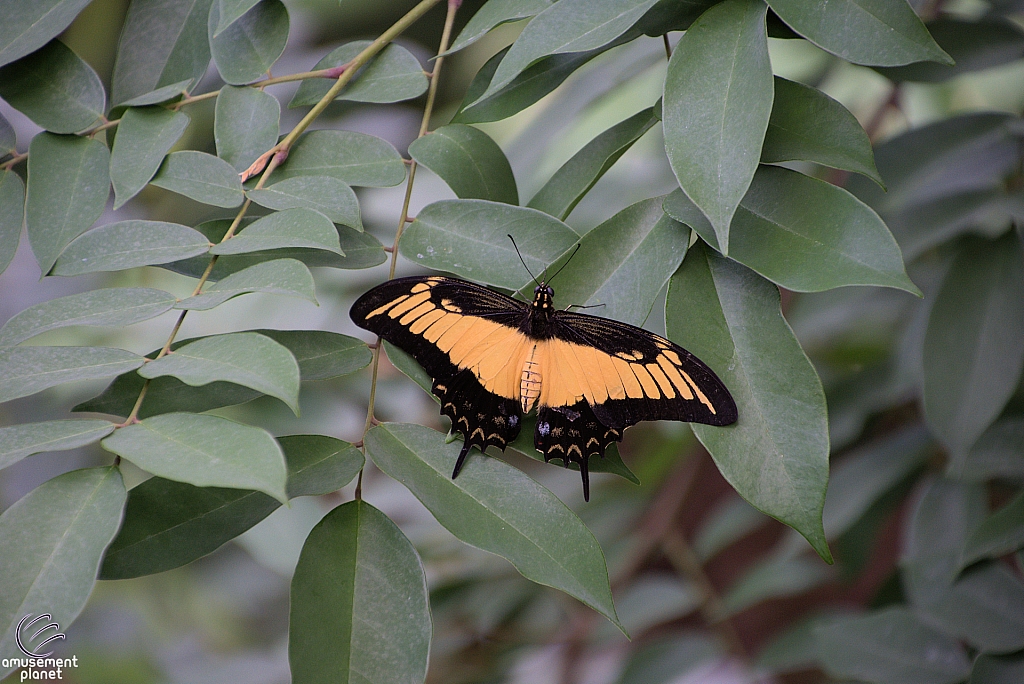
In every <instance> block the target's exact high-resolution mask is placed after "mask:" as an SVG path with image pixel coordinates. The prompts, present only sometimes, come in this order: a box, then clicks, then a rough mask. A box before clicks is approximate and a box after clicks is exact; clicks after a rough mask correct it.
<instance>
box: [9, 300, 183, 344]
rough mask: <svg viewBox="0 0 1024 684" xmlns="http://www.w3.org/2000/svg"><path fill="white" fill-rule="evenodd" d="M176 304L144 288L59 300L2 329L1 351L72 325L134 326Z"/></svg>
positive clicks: (31, 310) (24, 312)
mask: <svg viewBox="0 0 1024 684" xmlns="http://www.w3.org/2000/svg"><path fill="white" fill-rule="evenodd" d="M177 301H178V300H177V298H175V296H174V295H172V294H171V293H169V292H164V291H163V290H154V289H151V288H145V287H116V288H108V289H102V290H90V291H88V292H82V293H80V294H74V295H68V296H67V297H58V298H57V299H51V300H50V301H48V302H43V303H42V304H36V305H35V306H30V307H29V308H27V309H24V310H22V311H21V312H20V313H18V314H16V315H14V316H13V317H12V318H11V319H10V320H8V321H7V322H6V323H5V324H4V326H3V327H2V328H0V347H6V346H10V345H14V344H18V343H19V342H21V341H23V340H27V339H29V338H30V337H35V336H36V335H39V334H41V333H44V332H46V331H47V330H55V329H57V328H63V327H67V326H70V325H117V326H122V325H131V324H132V323H138V322H139V321H146V320H149V319H150V318H154V317H156V316H159V315H160V314H162V313H163V312H164V311H169V310H170V309H171V307H173V306H174V304H175V303H176V302H177Z"/></svg>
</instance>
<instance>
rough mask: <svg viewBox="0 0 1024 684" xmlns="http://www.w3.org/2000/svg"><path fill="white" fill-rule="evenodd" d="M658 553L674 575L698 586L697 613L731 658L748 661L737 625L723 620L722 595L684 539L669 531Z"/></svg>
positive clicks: (681, 535)
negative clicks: (666, 561) (727, 650)
mask: <svg viewBox="0 0 1024 684" xmlns="http://www.w3.org/2000/svg"><path fill="white" fill-rule="evenodd" d="M661 550H662V552H663V553H664V554H665V558H667V559H668V562H669V563H671V564H672V567H673V569H675V571H676V573H677V574H679V575H682V576H683V577H686V578H687V579H689V580H690V581H691V582H693V583H694V584H696V585H697V588H698V590H699V591H700V593H701V601H700V614H701V617H702V618H704V622H705V623H706V624H707V625H708V626H709V627H711V628H712V629H713V630H715V632H716V633H717V634H718V636H719V638H720V639H721V640H722V641H723V642H725V644H726V646H727V647H728V649H729V651H730V652H732V654H733V655H735V656H738V657H740V658H742V659H743V660H745V661H748V662H749V660H750V654H749V653H747V649H746V647H745V646H744V645H743V642H742V641H741V640H740V635H739V633H738V632H737V631H736V626H735V625H734V624H733V623H732V620H730V619H729V618H727V617H725V615H726V613H725V606H724V604H723V603H722V598H721V596H719V595H718V591H717V590H716V589H715V586H714V585H713V584H712V583H711V580H710V579H708V576H707V574H706V573H705V572H704V568H703V566H702V565H701V562H700V559H699V558H698V557H697V554H696V553H694V551H693V549H692V548H691V547H690V544H689V543H688V542H687V541H686V537H684V536H683V534H682V533H681V532H679V531H678V530H670V531H669V532H668V534H666V535H665V539H664V540H663V541H662V543H661Z"/></svg>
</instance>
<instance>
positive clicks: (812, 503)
mask: <svg viewBox="0 0 1024 684" xmlns="http://www.w3.org/2000/svg"><path fill="white" fill-rule="evenodd" d="M665 320H666V329H667V331H668V336H669V338H670V339H671V340H672V341H674V342H676V343H678V344H680V345H682V346H683V347H684V348H685V349H688V350H689V351H690V352H692V353H693V354H695V355H696V356H697V357H698V358H700V359H701V360H702V361H704V363H706V364H708V366H710V367H711V369H712V370H714V371H715V373H716V374H717V375H718V377H720V378H721V379H722V381H723V382H724V383H725V386H726V387H727V388H728V389H729V392H730V393H731V394H732V396H733V399H735V400H736V405H737V407H738V410H739V420H738V421H737V423H736V424H734V425H730V426H728V427H724V428H719V427H712V426H706V425H696V424H695V425H693V426H692V427H693V431H694V434H696V435H697V438H698V439H699V440H700V441H701V443H702V444H704V446H705V447H706V448H707V450H708V451H709V452H710V453H711V456H712V457H713V458H714V460H715V463H716V464H717V465H718V469H719V470H720V471H721V472H722V475H723V476H724V477H725V479H726V480H728V481H729V483H730V484H731V485H732V486H733V487H734V488H735V489H736V491H737V492H739V494H740V495H741V496H742V497H743V498H744V499H746V500H747V501H749V502H750V503H751V504H752V505H753V506H754V507H755V508H757V509H758V510H760V511H762V512H764V513H767V514H768V515H770V516H772V517H773V518H777V519H778V520H780V521H782V522H784V523H786V524H787V525H789V526H790V527H793V528H794V529H796V530H797V531H798V532H800V534H802V535H804V537H806V538H807V540H808V541H809V542H810V543H811V546H813V547H814V550H815V551H817V552H818V555H820V556H821V557H822V558H824V559H825V560H826V561H831V554H830V552H829V550H828V546H827V545H826V542H825V533H824V529H823V528H822V522H821V511H822V507H823V506H824V502H825V486H826V483H827V481H828V453H829V446H828V421H827V418H826V410H825V394H824V392H823V391H822V389H821V381H820V380H819V379H818V375H817V373H815V371H814V367H813V366H812V365H811V362H810V361H809V360H808V359H807V356H806V355H805V354H804V352H803V350H802V349H801V348H800V344H799V342H797V340H796V337H795V336H794V335H793V331H792V329H790V327H789V324H788V323H787V322H786V320H785V318H783V316H782V311H781V310H780V303H779V292H778V290H777V289H776V288H775V286H774V285H771V284H770V283H769V282H768V281H766V280H764V279H762V278H760V277H759V276H757V275H756V274H755V273H754V272H752V271H749V270H747V269H746V268H744V267H743V266H741V265H739V264H737V263H736V262H733V261H729V260H727V259H723V258H722V257H719V256H717V255H715V254H714V253H713V252H711V250H709V249H707V248H705V247H703V246H701V245H700V244H697V245H694V246H693V247H692V248H690V251H689V253H688V254H687V257H686V259H685V260H684V261H683V265H682V266H681V267H680V268H679V270H678V271H677V272H676V274H675V275H674V276H673V277H672V280H671V282H670V283H669V290H668V299H667V301H666V304H665Z"/></svg>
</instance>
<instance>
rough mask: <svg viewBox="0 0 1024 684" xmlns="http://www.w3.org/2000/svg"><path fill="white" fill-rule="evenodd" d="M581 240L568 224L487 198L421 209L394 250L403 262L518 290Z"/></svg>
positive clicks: (443, 201) (442, 203)
mask: <svg viewBox="0 0 1024 684" xmlns="http://www.w3.org/2000/svg"><path fill="white" fill-rule="evenodd" d="M509 235H512V237H513V238H515V241H516V245H518V246H519V252H520V254H522V256H523V259H524V260H525V261H526V265H527V266H528V267H529V269H530V270H531V271H533V272H534V273H540V272H541V271H543V270H544V269H545V268H547V267H548V266H550V265H551V264H552V263H554V262H555V261H556V260H557V259H558V258H559V257H560V256H561V255H563V254H565V252H566V251H567V250H569V249H570V248H571V247H572V246H573V244H574V243H575V242H576V241H577V240H578V239H579V235H577V234H576V233H575V232H574V231H573V230H572V229H571V228H570V227H569V226H567V225H565V224H564V223H562V222H561V221H559V220H558V219H556V218H553V217H551V216H549V215H547V214H545V213H543V212H540V211H537V210H536V209H527V208H525V207H514V206H511V205H508V204H501V203H499V202H487V201H485V200H441V201H439V202H434V203H433V204H431V205H428V206H426V207H424V208H423V210H422V211H420V212H419V214H417V216H416V220H415V221H413V223H412V224H411V225H410V226H409V227H408V228H407V229H406V230H405V233H404V234H403V235H402V239H401V241H400V242H399V245H398V248H399V250H400V251H401V253H402V256H404V257H405V258H406V259H409V260H410V261H412V262H414V263H417V264H420V265H421V266H426V267H427V268H432V269H435V270H439V271H448V272H449V273H455V274H456V275H459V276H462V277H464V278H469V279H470V280H473V281H476V282H479V283H484V284H487V285H495V286H497V287H504V288H506V289H509V290H519V289H521V288H523V287H525V286H526V285H527V283H530V282H532V280H533V279H532V278H531V277H530V274H529V273H526V269H524V268H523V265H522V264H521V263H520V262H519V257H518V256H516V250H515V247H513V245H512V241H511V240H509V239H508V236H509Z"/></svg>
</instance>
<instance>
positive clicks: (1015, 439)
mask: <svg viewBox="0 0 1024 684" xmlns="http://www.w3.org/2000/svg"><path fill="white" fill-rule="evenodd" d="M1021 453H1024V416H1013V415H1010V416H1006V417H1004V418H1000V419H999V420H997V421H996V422H994V423H992V425H991V426H989V428H988V429H987V430H985V432H983V433H981V437H979V438H978V441H977V442H975V443H974V446H973V447H971V450H970V451H969V452H968V453H967V458H966V459H965V461H964V466H963V469H962V471H961V478H962V479H965V480H971V481H974V482H981V481H985V480H988V479H991V478H993V477H1001V478H1011V479H1018V478H1019V477H1020V476H1022V475H1024V459H1022V458H1021V457H1020V455H1021Z"/></svg>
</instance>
